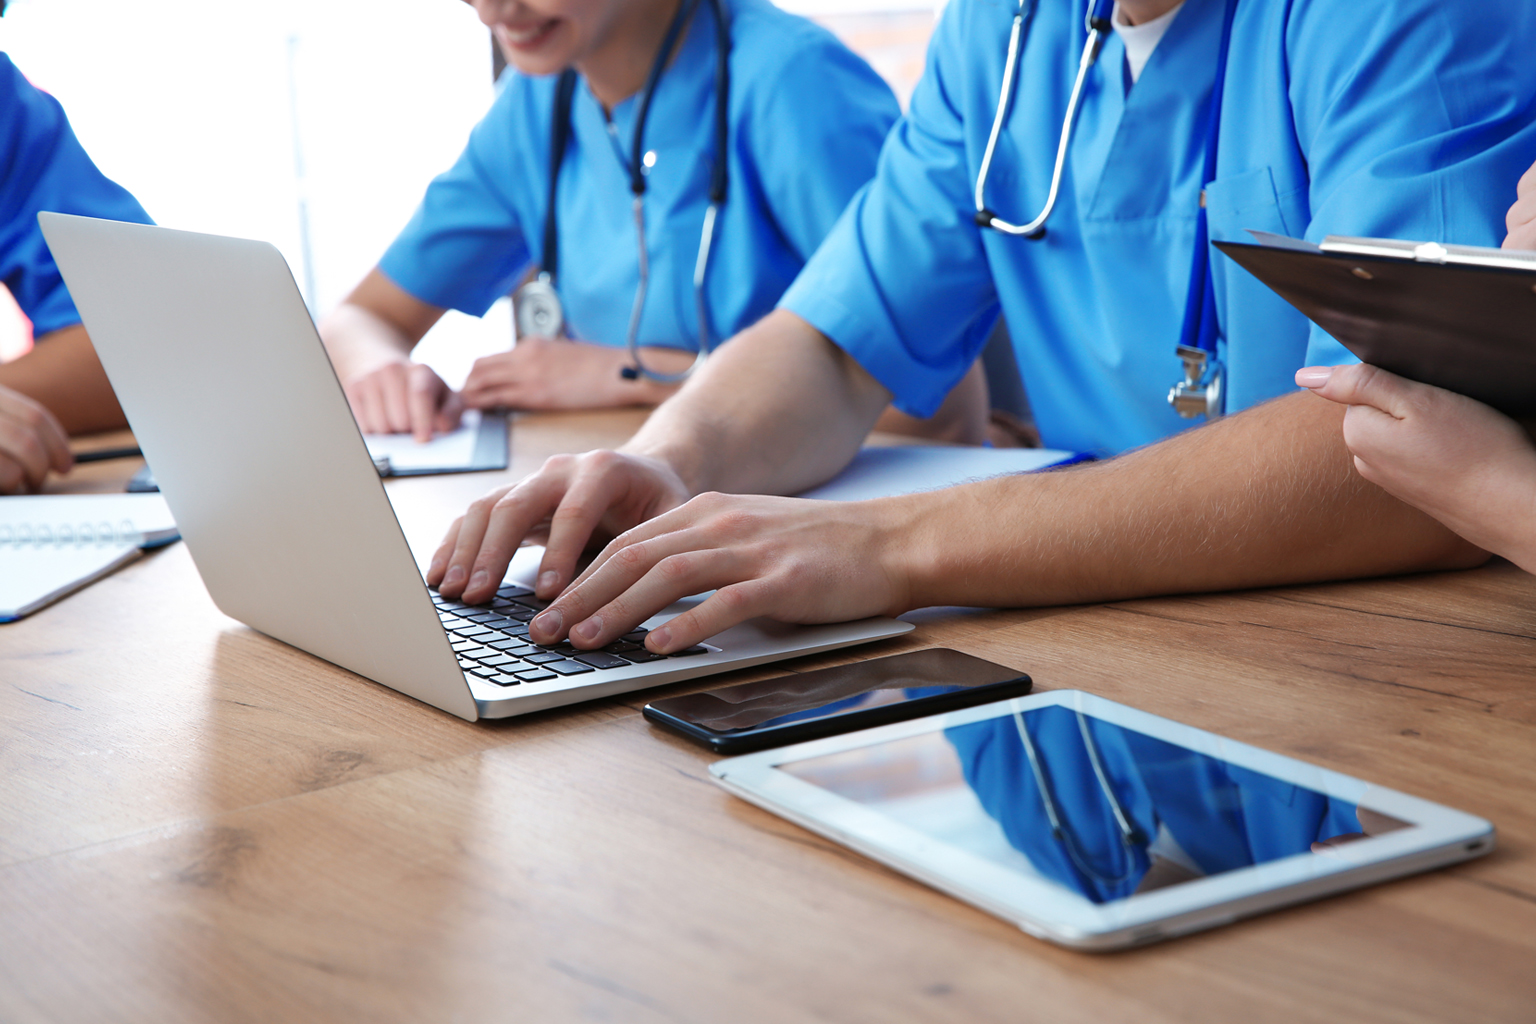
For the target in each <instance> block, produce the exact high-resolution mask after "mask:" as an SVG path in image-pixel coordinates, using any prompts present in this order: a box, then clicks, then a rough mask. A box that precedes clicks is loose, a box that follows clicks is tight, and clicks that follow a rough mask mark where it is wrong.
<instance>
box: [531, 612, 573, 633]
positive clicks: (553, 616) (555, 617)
mask: <svg viewBox="0 0 1536 1024" xmlns="http://www.w3.org/2000/svg"><path fill="white" fill-rule="evenodd" d="M563 625H565V619H563V618H561V616H560V613H559V612H558V611H556V610H555V609H553V608H546V609H544V610H543V611H542V612H540V613H539V614H537V615H535V616H534V617H533V621H532V622H530V623H529V624H528V627H529V628H530V629H536V630H538V631H539V632H540V633H544V634H545V635H552V636H559V635H560V627H561V626H563Z"/></svg>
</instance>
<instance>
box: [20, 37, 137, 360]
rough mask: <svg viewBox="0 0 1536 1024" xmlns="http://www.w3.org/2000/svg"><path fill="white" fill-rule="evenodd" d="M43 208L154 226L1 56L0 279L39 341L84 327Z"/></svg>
mask: <svg viewBox="0 0 1536 1024" xmlns="http://www.w3.org/2000/svg"><path fill="white" fill-rule="evenodd" d="M44 210H49V211H53V212H56V213H75V214H80V215H82V216H86V217H105V218H108V219H111V220H126V221H133V222H135V223H139V224H148V223H150V219H149V215H148V214H146V213H145V212H144V208H143V207H142V206H140V205H139V204H138V202H137V201H136V200H135V199H134V198H133V196H131V195H129V194H128V193H127V191H125V190H124V189H123V188H121V187H120V186H118V185H116V184H114V183H113V182H111V181H110V180H108V179H107V177H106V176H105V175H103V174H102V173H101V172H100V171H98V170H97V169H96V165H95V164H93V163H91V158H90V157H88V156H86V155H85V150H83V149H81V148H80V143H79V141H78V140H76V138H75V133H74V132H73V131H71V130H70V127H69V119H68V118H67V117H65V116H64V108H63V107H61V106H59V101H58V100H56V99H54V98H53V97H52V96H49V95H48V94H47V93H45V92H41V91H39V90H38V89H35V88H33V87H32V85H31V84H30V83H29V82H28V81H27V80H26V78H24V77H23V76H22V74H21V72H20V71H18V70H16V65H14V64H12V63H11V59H10V58H9V57H7V56H6V55H5V54H3V53H0V281H4V282H5V286H6V287H7V288H9V289H10V290H11V295H13V296H14V297H15V299H16V304H17V305H18V306H20V307H21V311H22V312H23V313H25V314H26V315H27V318H28V319H30V320H31V321H32V333H33V334H34V336H36V337H39V338H41V337H42V336H44V335H46V334H50V333H52V332H54V331H57V330H60V329H62V328H65V327H71V326H73V325H75V324H77V323H79V322H80V314H79V313H77V312H76V311H75V303H74V301H73V300H72V299H71V298H70V297H69V292H68V291H67V290H66V289H65V287H64V279H63V277H61V276H60V275H59V268H58V266H57V265H56V264H55V263H54V262H53V254H52V253H50V252H49V251H48V246H47V244H46V243H45V242H44V241H43V234H42V232H41V231H40V230H38V227H37V215H38V213H40V212H41V211H44Z"/></svg>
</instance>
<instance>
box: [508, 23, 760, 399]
mask: <svg viewBox="0 0 1536 1024" xmlns="http://www.w3.org/2000/svg"><path fill="white" fill-rule="evenodd" d="M699 2H700V0H683V3H682V4H680V5H679V6H678V9H677V13H676V14H675V15H673V18H672V22H671V24H670V25H668V26H667V33H666V35H665V36H664V37H663V38H662V42H661V47H660V48H659V49H658V50H657V52H656V60H655V61H654V62H653V63H652V65H651V70H650V73H649V74H648V75H647V76H646V81H645V87H644V89H643V90H642V91H641V95H640V106H639V110H638V111H637V112H636V115H635V129H634V133H633V135H632V136H631V139H630V153H629V161H628V163H629V166H628V168H627V170H628V172H629V190H630V193H631V195H632V196H633V197H634V199H633V204H634V214H635V231H636V235H637V238H638V242H639V257H640V284H639V288H638V290H637V291H636V294H635V303H634V307H633V309H632V310H631V313H630V323H629V330H628V332H627V334H628V336H627V339H626V345H627V348H628V350H629V356H630V359H631V361H632V364H633V365H631V366H628V367H625V369H624V371H623V375H624V377H625V378H626V379H628V380H635V379H637V378H639V377H646V378H648V379H650V380H655V381H660V382H662V383H669V384H670V383H676V382H678V381H681V380H683V379H684V378H686V377H687V376H689V375H690V374H691V373H693V371H694V370H695V369H697V368H698V366H699V365H700V364H701V363H702V362H703V361H704V360H705V359H706V358H707V357H708V356H709V352H710V343H709V319H708V315H707V314H708V309H707V306H706V304H705V301H704V279H705V275H706V272H707V270H708V266H709V255H710V250H711V249H712V248H713V241H714V233H715V225H716V221H717V219H718V216H719V211H720V208H721V207H722V206H723V205H724V204H725V199H726V193H727V191H728V190H729V185H730V176H729V174H730V172H729V165H730V151H729V145H730V91H731V71H730V55H731V27H730V19H729V18H728V17H727V14H726V10H725V5H724V3H723V2H722V0H708V2H709V4H710V7H711V8H712V10H713V13H714V16H715V38H716V46H715V50H716V55H715V162H714V166H713V168H712V169H711V172H710V180H709V206H708V207H707V209H706V210H705V213H704V227H703V230H702V232H701V236H700V240H699V253H698V257H697V259H696V260H695V261H694V273H693V288H694V301H695V303H696V304H697V307H698V320H699V351H698V354H697V355H696V356H695V357H694V361H693V363H692V364H691V365H690V366H689V367H688V368H687V369H686V370H684V371H682V372H681V373H675V374H668V373H660V372H657V371H653V370H651V369H649V368H648V367H646V366H645V364H644V363H643V362H642V360H641V358H640V347H639V329H640V316H641V313H642V312H643V310H644V308H645V298H646V292H647V289H648V287H649V283H650V254H649V252H648V250H647V246H646V242H645V209H644V197H645V192H646V172H647V168H646V166H645V162H644V161H645V125H646V122H647V121H648V120H649V119H650V114H651V104H652V102H653V101H654V100H655V97H656V87H657V86H658V85H659V84H660V82H661V77H662V74H663V73H664V72H665V71H666V68H667V65H668V64H669V63H670V62H671V59H672V56H673V52H674V51H675V50H676V48H677V45H678V41H679V39H680V38H681V36H682V33H683V30H684V28H685V27H686V26H687V24H688V22H689V20H690V19H691V18H692V16H693V14H694V12H695V11H696V10H697V9H698V6H699ZM577 77H578V76H577V73H576V70H575V69H574V68H567V69H566V70H565V71H563V72H561V74H560V79H559V81H558V82H557V83H556V85H555V100H554V119H553V123H552V126H551V129H550V160H549V196H548V202H547V204H546V206H545V211H544V251H543V254H542V259H541V260H540V265H539V273H538V277H539V279H540V280H542V281H545V282H548V283H549V284H550V285H551V286H553V285H554V284H555V282H556V280H557V279H558V275H559V266H560V262H559V260H560V255H559V253H560V249H559V246H560V237H559V236H560V231H559V221H558V214H557V213H556V207H555V198H556V194H557V188H558V185H559V182H560V168H561V166H562V165H563V163H564V161H565V151H566V149H567V148H568V146H569V144H570V139H571V111H572V107H573V105H574V101H575V95H576V82H577Z"/></svg>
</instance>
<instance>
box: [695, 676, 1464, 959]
mask: <svg viewBox="0 0 1536 1024" xmlns="http://www.w3.org/2000/svg"><path fill="white" fill-rule="evenodd" d="M710 772H711V774H712V775H713V776H714V778H715V779H716V781H718V782H719V783H720V784H721V785H722V786H724V787H725V788H726V789H728V790H730V791H731V792H732V793H734V794H736V795H737V796H740V797H742V798H743V799H746V800H749V801H751V802H752V803H754V804H757V805H758V806H760V807H763V808H765V809H767V810H769V811H772V812H773V813H775V814H778V815H781V816H783V817H785V818H788V819H789V820H791V821H793V822H795V823H797V824H799V825H802V826H804V827H805V828H808V829H810V830H811V831H813V832H818V833H820V834H822V835H824V836H826V837H828V838H829V839H833V840H836V841H837V842H840V843H844V844H846V845H847V846H850V847H852V848H853V849H855V850H858V851H859V852H860V853H863V854H865V855H866V856H869V857H872V858H874V859H875V860H878V861H880V862H881V863H884V864H888V865H890V866H891V867H893V868H895V869H896V870H898V871H901V872H903V873H905V874H908V875H910V876H912V877H913V878H916V879H917V880H919V881H921V882H924V883H926V884H928V885H930V886H933V887H934V888H936V889H939V890H940V891H942V892H946V893H949V894H950V895H952V896H955V897H957V898H958V899H961V900H964V901H965V902H967V903H970V904H972V905H974V906H976V907H979V908H981V909H982V910H985V911H987V912H989V913H992V914H995V915H997V916H998V917H1001V918H1003V919H1004V920H1007V921H1010V922H1013V923H1014V924H1016V925H1018V926H1019V927H1020V928H1022V929H1023V930H1024V931H1026V932H1028V933H1029V934H1031V935H1035V936H1038V937H1040V938H1043V939H1049V940H1051V941H1053V942H1057V943H1060V944H1062V945H1065V946H1070V947H1074V948H1077V949H1086V950H1109V949H1117V948H1121V947H1126V946H1134V945H1140V944H1143V943H1147V942H1153V941H1157V940H1159V939H1165V938H1170V937H1172V936H1176V935H1184V934H1187V933H1189V932H1194V931H1199V930H1202V929H1205V928H1212V927H1215V926H1217V925H1221V924H1226V923H1228V922H1230V921H1234V920H1236V919H1238V918H1241V917H1248V916H1251V915H1253V914H1258V913H1261V912H1263V911H1266V910H1271V909H1274V908H1276V907H1281V906H1286V905H1288V904H1292V903H1299V902H1302V901H1305V900H1311V899H1316V898H1318V897H1320V896H1325V895H1328V894H1330V893H1335V892H1340V891H1342V890H1345V889H1353V888H1356V887H1359V886H1362V885H1369V884H1371V883H1374V882H1380V881H1384V880H1386V879H1389V878H1396V877H1399V876H1401V875H1407V874H1412V873H1414V872H1418V871H1424V870H1427V869H1429V868H1434V867H1439V866H1441V865H1444V864H1452V863H1455V862H1457V861H1462V860H1467V859H1470V858H1472V857H1477V856H1481V855H1483V854H1485V853H1488V852H1489V851H1490V850H1492V849H1493V845H1494V835H1493V826H1492V825H1490V824H1489V823H1488V822H1486V821H1484V820H1482V819H1481V818H1476V817H1473V816H1472V815H1469V814H1464V813H1462V812H1460V811H1456V810H1452V809H1451V808H1449V807H1443V806H1441V805H1439V804H1433V803H1430V802H1428V801H1426V800H1420V799H1418V798H1416V797H1412V796H1408V795H1407V794H1405V793H1399V792H1396V791H1395V790H1390V789H1384V788H1382V787H1380V786H1374V785H1371V784H1370V783H1367V782H1362V781H1361V780H1359V779H1355V778H1351V777H1350V776H1348V775H1341V774H1339V773H1338V772H1333V771H1329V770H1327V769H1326V768H1319V767H1317V766H1316V765H1311V764H1307V763H1306V762H1304V761H1297V760H1295V759H1293V758H1289V757H1283V756H1281V755H1279V754H1274V753H1270V752H1269V751H1266V750H1261V749H1259V748H1257V747H1250V746H1248V745H1247V744H1244V743H1238V742H1236V741H1234V740H1229V739H1225V738H1223V737H1221V736H1217V735H1214V734H1212V733H1208V732H1203V731H1201V730H1199V729H1195V728H1192V727H1190V726H1186V725H1181V724H1179V723H1178V722H1173V721H1169V720H1168V719H1166V718H1159V717H1157V716H1156V715H1150V714H1147V713H1146V712H1143V711H1137V710H1136V709H1134V708H1130V707H1126V706H1125V705H1123V704H1117V703H1115V702H1113V701H1109V700H1104V699H1102V698H1100V697H1095V696H1093V695H1091V694H1087V693H1081V692H1078V691H1075V690H1058V691H1054V692H1051V693H1041V694H1036V695H1034V696H1031V697H1020V698H1015V699H1013V700H1008V701H1000V702H997V703H993V704H986V705H982V706H980V707H975V708H969V709H966V710H964V711H955V712H951V713H949V714H944V715H932V716H929V717H927V718H920V719H914V720H912V721H909V722H901V723H897V724H894V725H886V726H881V727H879V728H876V729H866V730H864V731H862V732H855V733H848V734H845V735H842V736H834V737H829V738H827V739H821V740H815V741H812V742H809V743H801V744H798V745H796V746H792V747H783V748H780V749H777V750H766V751H762V752H759V753H756V754H749V755H746V756H744V757H736V758H731V759H729V760H726V761H720V762H717V763H716V764H714V765H712V766H711V767H710Z"/></svg>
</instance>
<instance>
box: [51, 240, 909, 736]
mask: <svg viewBox="0 0 1536 1024" xmlns="http://www.w3.org/2000/svg"><path fill="white" fill-rule="evenodd" d="M38 221H39V223H40V224H41V225H42V229H43V234H44V236H45V237H46V238H47V240H48V246H49V248H50V249H51V250H52V251H53V255H54V258H55V259H56V260H57V262H58V265H59V268H60V270H61V271H62V272H63V275H64V280H65V283H66V284H67V285H68V286H69V290H70V294H71V295H73V296H74V299H75V303H76V305H77V306H78V307H79V310H80V314H81V317H82V319H83V320H84V322H85V326H86V328H87V330H89V331H90V335H91V340H92V341H93V342H94V343H95V345H96V351H97V353H98V354H99V355H100V357H101V362H102V365H103V366H104V367H105V368H106V371H107V376H108V377H109V378H110V379H111V381H112V386H113V387H114V388H115V389H116V391H117V396H118V400H119V401H120V402H121V403H122V407H123V411H124V412H125V413H126V414H127V416H128V421H129V423H130V424H131V425H132V427H133V431H134V435H135V437H136V438H137V439H138V442H139V446H140V447H141V448H142V449H143V451H144V454H145V457H146V458H147V459H148V461H149V463H150V464H151V465H152V466H154V468H155V476H156V477H157V479H158V481H159V483H160V488H161V491H162V492H163V493H164V496H165V500H166V502H167V504H168V505H169V506H170V509H171V513H172V514H173V515H174V516H175V518H176V523H177V525H178V526H179V527H180V529H181V535H182V537H183V539H184V540H185V541H186V543H187V548H188V550H189V551H190V552H191V554H192V559H193V561H194V562H195V563H196V565H197V570H198V572H199V573H200V574H201V575H202V578H203V583H204V584H205V585H206V586H207V588H208V593H209V594H210V595H211V596H212V597H213V600H214V603H215V604H217V605H218V607H219V609H220V610H221V611H223V612H224V613H225V614H227V615H229V616H231V617H232V618H235V619H238V620H240V621H241V622H243V623H245V624H246V625H248V626H250V627H251V628H253V629H256V630H259V631H260V632H262V633H265V634H267V635H268V636H271V637H274V638H276V639H278V640H281V641H283V642H284V643H288V644H291V645H293V646H294V647H297V648H299V649H300V650H304V651H308V652H309V653H310V654H313V655H315V656H317V657H320V658H323V659H325V660H326V661H329V662H331V663H333V664H336V665H340V666H342V667H343V668H346V669H350V670H351V671H353V672H356V673H357V674H358V675H361V676H365V677H366V678H368V679H371V680H373V681H374V682H376V683H380V684H382V685H384V686H388V687H389V688H391V689H393V690H398V691H399V692H401V693H404V694H408V695H409V696H411V697H414V698H416V699H417V700H420V701H424V702H425V703H427V704H431V705H432V706H433V707H436V708H440V709H442V710H444V711H447V712H449V713H450V714H454V715H457V716H459V717H460V718H464V719H467V720H469V721H474V720H476V719H478V718H504V717H508V716H512V715H520V714H525V713H528V712H531V711H541V710H543V709H545V708H551V707H558V706H560V705H564V704H572V703H575V702H577V701H584V700H591V699H593V698H597V697H607V696H611V695H613V694H618V693H625V692H628V691H630V690H637V689H641V688H644V687H649V686H656V685H659V684H662V683H671V682H676V681H678V680H681V679H690V678H693V677H696V676H703V675H708V674H711V673H715V672H723V671H726V670H728V669H737V668H746V667H749V666H752V665H759V664H762V663H764V662H769V661H775V660H778V659H781V658H789V657H795V656H797V655H803V654H813V653H816V652H818V651H827V650H832V649H835V648H839V647H847V646H850V645H852V644H860V643H865V642H867V641H871V640H880V639H883V638H886V637H893V636H898V635H900V634H902V633H905V632H907V631H909V630H910V629H912V626H911V625H910V624H908V623H905V622H899V621H896V620H894V619H866V620H863V621H860V622H852V623H840V624H835V625H826V626H790V625H784V624H780V623H774V622H769V621H766V620H754V621H751V622H747V623H743V624H742V625H739V626H735V627H733V628H731V629H728V630H726V631H725V632H723V633H720V634H719V635H717V636H715V637H712V638H710V640H709V642H708V643H706V644H702V645H700V646H699V647H696V648H693V649H692V650H691V651H689V652H687V653H685V654H683V655H681V656H671V657H656V656H652V655H649V653H648V652H645V651H644V648H643V647H642V646H641V644H640V643H639V642H638V641H640V640H642V639H643V637H641V636H640V635H639V634H638V633H636V634H631V636H630V637H629V638H627V639H626V640H625V641H620V642H619V643H618V644H617V645H615V646H614V647H613V648H612V649H611V650H605V651H602V652H597V653H596V654H593V655H588V654H587V653H586V652H577V651H575V650H574V649H572V648H570V647H568V646H565V647H559V648H536V647H534V645H532V644H529V643H528V642H527V632H526V629H527V627H526V620H527V619H528V618H531V617H532V614H533V612H534V611H535V610H536V609H537V608H538V607H540V605H539V603H538V602H537V601H535V600H534V599H533V598H532V590H531V587H529V586H528V585H527V583H528V580H529V579H530V578H531V576H532V569H533V568H535V567H536V564H537V563H536V561H535V560H533V559H531V558H529V557H527V556H526V555H525V556H524V557H522V558H519V559H517V560H515V561H514V563H513V568H512V569H511V570H510V571H509V578H508V579H507V580H506V584H505V586H503V587H502V589H501V592H500V593H499V594H498V596H497V599H496V601H494V602H493V603H492V604H491V605H490V606H486V607H480V608H469V607H467V606H464V605H461V604H458V603H456V602H446V601H443V600H442V599H441V598H440V597H438V595H435V594H433V593H432V592H431V591H430V590H429V589H428V588H427V586H426V583H425V582H424V581H423V579H422V575H421V571H420V570H419V568H418V567H417V563H416V560H415V558H414V557H413V556H412V554H411V550H410V548H409V546H408V545H407V543H406V538H405V534H404V533H403V531H402V530H401V528H400V524H399V522H398V521H397V520H396V518H395V514H394V510H393V509H392V508H391V507H390V503H389V498H388V496H387V495H386V494H385V492H384V486H383V484H382V482H381V481H380V479H379V474H378V471H377V470H376V468H375V466H374V464H373V460H372V459H371V458H370V457H369V454H368V450H367V448H366V447H365V445H364V443H363V439H362V436H361V435H360V434H359V433H358V429H357V424H356V421H354V420H353V418H352V412H351V410H350V409H349V408H348V406H347V401H346V397H345V395H344V394H343V393H342V390H341V385H340V383H339V382H338V380H337V379H336V374H335V371H334V370H333V369H332V368H331V364H330V360H329V359H328V358H327V356H326V353H325V349H324V347H323V346H322V345H321V342H320V336H319V335H318V334H317V333H316V331H315V325H314V322H313V321H312V320H311V319H310V316H309V311H308V310H307V309H306V308H305V306H304V302H303V299H302V298H301V297H300V295H299V290H298V287H297V285H295V283H294V280H293V275H292V273H291V272H290V271H289V269H288V265H287V263H286V262H285V261H284V260H283V257H282V255H281V254H280V253H279V252H278V251H277V249H276V248H275V247H273V246H271V245H269V244H267V243H265V242H255V241H249V240H246V239H239V238H225V237H222V236H218V235H204V234H195V233H192V232H187V231H175V230H171V229H168V228H161V227H152V226H147V225H142V224H124V223H119V222H117V221H107V220H97V219H94V218H88V217H74V216H68V215H64V214H57V213H43V214H40V215H39V217H38ZM446 525H447V524H446V523H445V524H444V526H445V527H446ZM520 569H521V571H519V570H520ZM698 600H701V598H693V599H689V600H686V601H683V602H679V603H678V604H676V605H673V606H672V607H671V608H668V609H666V610H665V611H664V612H663V613H662V614H660V615H657V616H655V617H653V618H652V619H650V620H648V621H647V622H645V623H644V624H643V626H642V628H643V629H649V628H654V627H656V626H658V625H660V624H661V623H662V622H665V621H666V620H667V619H670V618H671V617H672V616H674V615H676V614H679V613H680V612H681V611H683V610H685V609H686V608H687V607H689V606H691V604H693V603H697V601H698ZM435 601H436V602H437V603H435ZM519 634H521V635H519Z"/></svg>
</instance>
